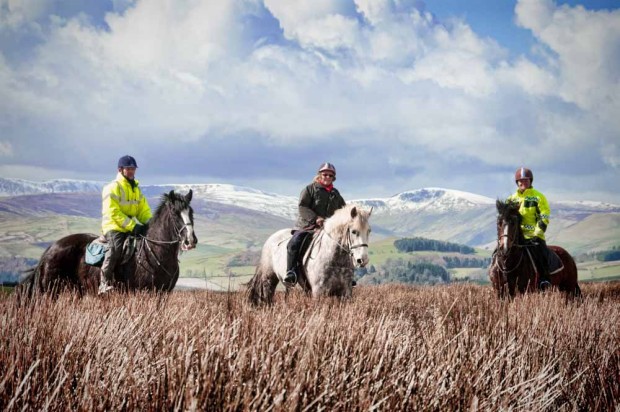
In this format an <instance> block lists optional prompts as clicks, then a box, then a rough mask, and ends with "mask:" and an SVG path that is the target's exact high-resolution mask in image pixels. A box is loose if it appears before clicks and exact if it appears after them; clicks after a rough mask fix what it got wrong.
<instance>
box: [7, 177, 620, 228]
mask: <svg viewBox="0 0 620 412" xmlns="http://www.w3.org/2000/svg"><path fill="white" fill-rule="evenodd" d="M105 184H106V183H105V182H96V181H86V180H70V179H58V180H50V181H46V182H33V181H29V180H21V179H7V178H0V197H12V196H21V195H30V194H44V193H78V192H83V193H92V192H101V189H102V188H103V186H104V185H105ZM142 188H143V191H144V192H145V193H146V194H147V195H149V196H156V195H158V194H160V193H163V192H166V191H168V190H178V191H185V192H186V191H188V190H189V189H192V190H193V192H194V196H195V197H197V198H200V199H202V200H205V201H211V202H217V203H221V204H225V205H232V206H238V207H243V208H246V209H250V210H255V211H259V212H264V213H268V214H272V215H275V216H279V217H284V218H287V219H295V218H296V216H297V198H295V197H293V196H284V195H279V194H276V193H270V192H265V191H262V190H257V189H253V188H249V187H243V186H234V185H229V184H167V185H144V186H142ZM350 202H351V203H355V204H358V205H360V206H362V207H364V208H367V209H370V208H371V207H372V208H373V214H374V215H375V216H378V215H383V214H385V215H398V214H400V213H404V212H428V213H431V214H442V213H449V212H467V211H472V210H476V209H478V210H479V209H485V210H486V209H488V208H489V207H491V208H492V207H494V205H495V199H491V198H489V197H486V196H481V195H477V194H474V193H469V192H463V191H460V190H453V189H444V188H437V187H429V188H423V189H417V190H410V191H405V192H402V193H398V194H396V195H394V196H391V197H388V198H371V199H356V200H351V201H350ZM551 207H552V210H553V211H554V212H555V211H558V212H564V213H566V212H570V213H575V212H577V211H580V212H583V213H588V212H589V213H616V212H620V205H615V204H611V203H604V202H593V201H557V202H551Z"/></svg>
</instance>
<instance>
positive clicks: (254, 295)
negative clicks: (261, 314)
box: [245, 265, 264, 306]
mask: <svg viewBox="0 0 620 412" xmlns="http://www.w3.org/2000/svg"><path fill="white" fill-rule="evenodd" d="M261 285H262V271H261V269H260V265H259V266H256V270H255V271H254V276H252V279H250V281H249V282H248V283H246V284H245V286H246V287H247V297H248V301H249V302H250V303H251V304H252V305H254V306H258V305H259V304H260V303H262V302H263V300H264V296H263V288H262V286H261Z"/></svg>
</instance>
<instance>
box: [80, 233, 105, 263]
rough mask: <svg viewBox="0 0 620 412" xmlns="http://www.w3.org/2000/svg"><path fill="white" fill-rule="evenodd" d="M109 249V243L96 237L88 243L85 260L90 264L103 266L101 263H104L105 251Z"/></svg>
mask: <svg viewBox="0 0 620 412" xmlns="http://www.w3.org/2000/svg"><path fill="white" fill-rule="evenodd" d="M107 250H108V245H106V244H105V243H101V242H99V241H98V240H97V239H95V240H93V241H92V242H90V243H89V244H88V245H86V256H85V257H84V260H85V261H86V263H87V264H88V265H92V266H98V267H101V265H103V259H104V258H105V252H106V251H107Z"/></svg>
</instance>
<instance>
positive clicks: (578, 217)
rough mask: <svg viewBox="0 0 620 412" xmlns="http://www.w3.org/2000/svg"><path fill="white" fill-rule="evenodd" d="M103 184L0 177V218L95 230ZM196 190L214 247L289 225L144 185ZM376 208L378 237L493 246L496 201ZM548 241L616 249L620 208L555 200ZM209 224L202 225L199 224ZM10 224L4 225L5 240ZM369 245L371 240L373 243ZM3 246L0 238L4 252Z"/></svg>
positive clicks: (293, 205)
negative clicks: (77, 223) (69, 222)
mask: <svg viewBox="0 0 620 412" xmlns="http://www.w3.org/2000/svg"><path fill="white" fill-rule="evenodd" d="M103 185H104V183H102V182H92V181H76V180H53V181H48V182H31V181H25V180H19V179H5V178H0V219H2V221H6V219H15V218H16V217H18V216H19V217H22V218H29V217H42V216H47V217H48V218H52V217H53V216H56V217H62V216H72V217H76V218H77V217H84V218H90V219H93V230H94V231H98V224H99V223H98V220H99V219H100V216H101V204H100V202H101V200H100V192H101V188H102V187H103ZM190 188H191V189H192V190H193V192H194V200H193V201H192V204H193V206H194V209H195V216H196V220H197V221H198V223H200V224H197V230H198V233H199V235H200V234H201V232H202V234H203V236H202V237H203V239H205V240H206V241H207V242H212V243H213V244H216V245H244V244H245V245H252V246H253V247H254V246H257V245H259V244H261V243H262V242H263V241H264V239H265V238H266V237H267V235H268V234H269V233H271V232H272V231H275V230H277V229H279V228H282V227H291V226H292V225H293V222H294V219H295V216H296V214H297V199H296V198H294V197H291V196H282V195H278V194H275V193H269V192H264V191H261V190H257V189H252V188H247V187H240V186H233V185H224V184H169V185H146V186H143V191H144V193H145V195H146V196H147V197H148V198H149V202H150V204H151V206H152V207H153V208H154V207H155V206H156V205H157V204H158V203H159V197H160V196H161V195H162V194H163V193H165V192H167V191H170V190H179V191H182V192H187V191H188V190H189V189H190ZM350 202H351V203H356V204H358V205H360V206H361V207H364V208H366V209H370V208H371V207H372V208H373V213H372V219H371V223H372V226H373V237H372V238H374V239H375V240H376V239H381V238H385V237H414V236H420V237H426V238H430V239H437V240H444V241H450V242H456V243H462V244H466V245H469V246H475V247H492V246H493V244H494V242H495V239H496V233H495V230H496V229H495V219H496V210H495V199H491V198H488V197H485V196H481V195H477V194H473V193H468V192H462V191H457V190H450V189H442V188H424V189H418V190H411V191H405V192H402V193H399V194H397V195H394V196H392V197H389V198H376V199H359V200H350ZM551 207H552V221H551V225H550V227H549V231H548V242H549V243H557V244H562V245H565V246H566V245H568V249H569V250H570V251H571V252H573V253H582V252H588V251H591V250H596V249H605V248H609V247H612V246H615V244H616V243H617V239H620V206H619V205H613V204H609V203H602V202H591V201H586V200H581V201H575V202H555V203H554V202H552V203H551ZM202 225H204V226H202ZM3 229H5V225H4V224H3V226H0V235H1V234H2V231H3ZM371 240H372V239H371ZM1 246H2V241H1V238H0V247H1Z"/></svg>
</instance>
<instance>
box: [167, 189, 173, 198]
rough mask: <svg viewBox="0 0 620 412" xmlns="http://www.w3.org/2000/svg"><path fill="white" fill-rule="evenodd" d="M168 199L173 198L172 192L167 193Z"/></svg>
mask: <svg viewBox="0 0 620 412" xmlns="http://www.w3.org/2000/svg"><path fill="white" fill-rule="evenodd" d="M168 197H169V198H173V197H174V190H171V191H170V193H168Z"/></svg>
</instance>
